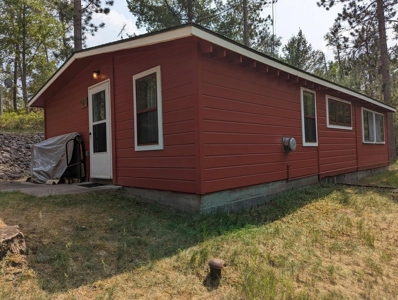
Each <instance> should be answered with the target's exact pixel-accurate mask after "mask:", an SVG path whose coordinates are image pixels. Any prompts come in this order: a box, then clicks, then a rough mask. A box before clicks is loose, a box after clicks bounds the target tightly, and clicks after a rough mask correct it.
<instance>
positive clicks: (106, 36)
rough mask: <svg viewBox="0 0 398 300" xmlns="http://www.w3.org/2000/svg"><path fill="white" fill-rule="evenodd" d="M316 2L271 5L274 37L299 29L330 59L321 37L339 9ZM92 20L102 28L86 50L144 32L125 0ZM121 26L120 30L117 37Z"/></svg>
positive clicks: (296, 0)
mask: <svg viewBox="0 0 398 300" xmlns="http://www.w3.org/2000/svg"><path fill="white" fill-rule="evenodd" d="M316 2H317V0H279V1H278V2H277V3H276V4H274V20H275V23H274V24H275V28H274V30H275V34H276V35H277V36H281V37H282V45H284V44H286V43H287V41H288V40H289V38H291V37H292V36H293V35H297V33H298V31H299V29H300V28H301V29H302V31H303V33H304V35H305V37H306V39H307V40H308V41H309V42H310V43H311V45H312V48H313V49H314V50H322V51H323V52H324V53H325V54H326V59H327V60H333V53H332V50H331V49H328V47H327V46H326V42H325V41H324V36H325V34H326V33H327V32H328V31H329V28H330V27H332V25H333V23H334V19H335V18H336V17H337V13H339V12H340V11H341V6H337V7H333V8H332V9H331V10H329V11H327V10H326V9H325V8H323V7H318V5H317V4H316ZM264 11H265V14H266V15H271V14H272V9H271V7H267V8H265V10H264ZM93 21H94V22H95V23H97V24H98V23H100V22H104V23H105V28H103V29H99V31H98V33H97V34H96V35H95V36H94V37H92V36H89V37H88V39H87V46H88V47H93V46H97V45H101V44H105V43H110V42H114V41H117V40H120V39H121V36H123V37H124V38H127V35H126V33H128V34H130V35H132V34H136V35H140V34H143V33H145V29H144V28H140V29H137V27H136V26H135V22H136V18H135V17H134V16H133V15H132V14H131V13H130V11H129V10H128V8H127V4H126V0H115V4H114V5H113V6H112V7H111V12H110V13H109V14H108V15H96V16H94V18H93ZM124 25H125V28H124V31H123V33H122V35H120V32H121V30H122V28H123V26H124ZM271 30H272V29H271Z"/></svg>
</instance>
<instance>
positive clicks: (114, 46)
mask: <svg viewBox="0 0 398 300" xmlns="http://www.w3.org/2000/svg"><path fill="white" fill-rule="evenodd" d="M189 36H192V30H191V26H187V27H183V28H178V29H175V30H170V31H166V32H163V33H159V34H151V35H148V36H144V37H142V38H140V37H138V38H136V39H133V40H131V41H125V42H120V43H111V44H109V45H108V46H107V45H103V46H98V47H94V48H92V49H87V50H83V51H81V52H77V53H74V54H73V55H72V57H71V58H70V59H69V60H68V61H67V62H66V63H65V64H64V65H63V66H62V67H61V68H60V69H58V71H57V72H56V73H55V75H54V76H53V77H52V78H51V79H50V80H49V81H48V82H47V83H46V84H45V85H44V86H43V87H42V88H41V89H40V91H39V92H38V93H37V94H36V95H35V96H34V97H33V98H32V99H31V100H30V101H29V102H28V107H31V106H32V105H33V104H34V103H35V101H36V100H37V99H38V98H39V97H40V96H41V95H42V94H43V93H44V91H45V90H46V89H47V88H48V87H49V86H50V85H51V84H53V83H54V81H55V80H57V78H58V77H59V76H60V75H61V74H62V73H63V72H64V71H65V70H66V69H67V68H68V67H69V66H70V65H71V64H72V63H73V62H74V61H75V60H77V59H82V58H85V57H89V56H94V55H99V54H104V53H111V52H116V51H121V50H126V49H134V48H138V47H144V46H150V45H154V44H159V43H164V42H169V41H172V40H177V39H181V38H185V37H189Z"/></svg>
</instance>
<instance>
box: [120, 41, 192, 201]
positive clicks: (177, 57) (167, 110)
mask: <svg viewBox="0 0 398 300" xmlns="http://www.w3.org/2000/svg"><path fill="white" fill-rule="evenodd" d="M195 54H196V43H192V42H191V41H189V40H182V41H174V42H169V43H165V44H163V45H162V47H160V46H159V45H153V46H149V47H146V48H145V49H135V50H132V51H121V52H120V53H116V54H115V55H114V61H115V70H117V72H116V73H115V82H114V86H115V101H116V103H115V106H116V109H115V111H116V114H115V126H116V129H117V132H116V138H115V142H116V157H117V159H116V168H117V183H118V184H121V185H125V186H130V187H139V188H151V189H164V190H174V191H180V192H190V193H196V192H197V191H198V182H197V178H196V175H197V172H198V170H197V161H198V158H197V155H196V147H195V145H196V143H197V139H196V127H195V122H196V116H195V113H194V105H195V101H196V99H197V94H196V93H195V90H196V88H195V86H196V85H197V83H196V81H195V79H194V78H195V76H196V75H195V74H196V69H195V68H194V62H193V57H194V55H195ZM158 65H160V67H161V78H162V82H161V86H162V110H163V139H164V150H159V151H135V149H134V127H133V126H134V122H133V120H134V103H133V89H132V87H133V84H132V77H133V76H134V75H135V74H138V73H140V72H143V71H145V70H148V69H150V68H153V67H155V66H158Z"/></svg>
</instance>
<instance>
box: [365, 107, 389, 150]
mask: <svg viewBox="0 0 398 300" xmlns="http://www.w3.org/2000/svg"><path fill="white" fill-rule="evenodd" d="M362 140H363V142H364V143H371V144H384V142H385V140H384V115H383V114H380V113H377V112H374V111H371V110H368V109H365V108H362Z"/></svg>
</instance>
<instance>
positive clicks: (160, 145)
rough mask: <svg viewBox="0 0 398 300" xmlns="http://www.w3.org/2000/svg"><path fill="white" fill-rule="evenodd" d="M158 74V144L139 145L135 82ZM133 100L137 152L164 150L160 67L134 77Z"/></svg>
mask: <svg viewBox="0 0 398 300" xmlns="http://www.w3.org/2000/svg"><path fill="white" fill-rule="evenodd" d="M152 73H156V91H157V112H158V134H159V140H158V144H155V145H138V139H137V137H138V135H137V101H136V93H135V91H136V89H135V82H136V80H137V79H140V78H142V77H145V76H147V75H149V74H152ZM133 98H134V99H133V100H134V143H135V151H151V150H163V148H164V147H163V113H162V111H163V110H162V82H161V74H160V66H157V67H154V68H152V69H149V70H146V71H144V72H141V73H138V74H136V75H134V76H133Z"/></svg>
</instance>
